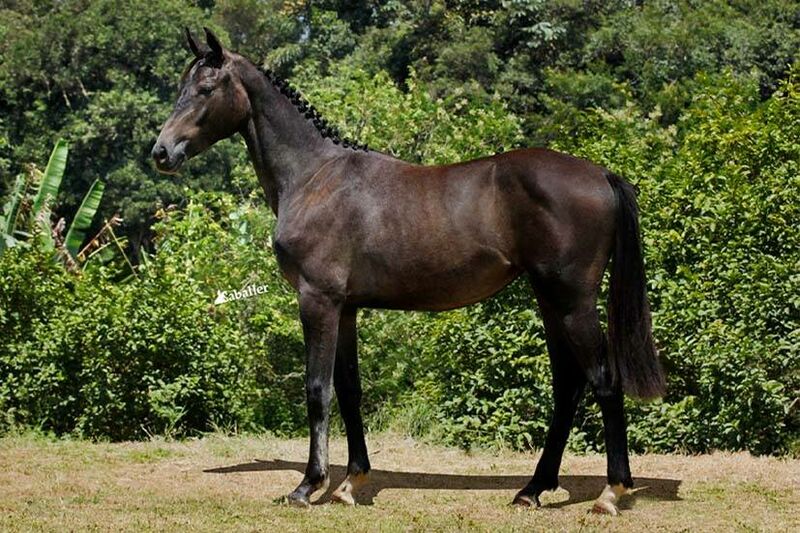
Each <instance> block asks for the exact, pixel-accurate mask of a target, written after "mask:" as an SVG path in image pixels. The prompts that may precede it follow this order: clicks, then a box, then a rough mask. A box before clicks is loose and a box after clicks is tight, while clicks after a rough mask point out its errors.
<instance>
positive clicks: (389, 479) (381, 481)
mask: <svg viewBox="0 0 800 533" xmlns="http://www.w3.org/2000/svg"><path fill="white" fill-rule="evenodd" d="M305 468H306V464H305V463H303V462H298V461H284V460H282V459H274V460H272V461H263V460H259V459H256V460H254V461H252V462H249V463H241V464H238V465H232V466H223V467H219V468H209V469H206V470H203V472H206V473H211V474H230V473H233V472H266V471H281V470H284V471H285V470H294V471H296V472H299V473H301V474H302V473H303V472H305ZM330 473H331V484H330V487H329V488H328V490H327V491H326V492H325V493H324V494H323V495H322V496H321V497H320V498H319V499H317V500H316V501H315V502H314V504H322V503H326V502H328V501H330V496H331V494H332V493H333V491H334V490H335V488H336V486H337V484H338V483H339V482H341V480H343V479H344V478H345V476H346V474H347V468H346V467H344V466H342V465H331V466H330ZM529 480H530V476H508V475H505V476H483V475H462V474H429V473H427V472H398V471H394V470H376V469H374V470H371V471H370V478H369V483H368V484H367V485H366V486H365V487H363V488H362V489H361V490H360V491H359V492H358V493H356V494H355V495H354V496H355V500H356V502H357V503H358V504H360V505H372V504H373V503H374V500H375V497H376V496H377V495H378V494H379V493H380V492H381V491H382V490H383V489H428V490H509V491H512V490H513V491H514V492H515V493H516V491H517V490H519V489H520V488H522V487H524V486H525V485H526V484H527V483H528V481H529ZM559 481H560V483H561V488H563V489H564V490H566V491H567V492H568V493H569V499H568V500H565V501H560V502H556V503H551V504H547V505H545V507H549V508H560V507H564V506H566V505H571V504H573V503H581V502H589V501H593V500H594V499H595V498H597V496H599V495H600V492H601V491H602V490H603V488H604V487H605V485H606V478H605V476H573V475H562V476H559ZM633 482H634V487H635V488H634V489H633V491H632V493H631V494H629V495H626V496H623V497H622V498H621V499H620V501H619V502H618V503H619V505H618V506H619V508H620V509H630V508H632V507H633V505H634V504H635V502H636V500H637V499H639V498H642V499H648V500H660V501H679V500H680V499H681V498H680V497H679V496H678V489H679V488H680V485H681V480H678V479H660V478H646V477H635V478H634V479H633ZM510 497H511V495H509V499H510Z"/></svg>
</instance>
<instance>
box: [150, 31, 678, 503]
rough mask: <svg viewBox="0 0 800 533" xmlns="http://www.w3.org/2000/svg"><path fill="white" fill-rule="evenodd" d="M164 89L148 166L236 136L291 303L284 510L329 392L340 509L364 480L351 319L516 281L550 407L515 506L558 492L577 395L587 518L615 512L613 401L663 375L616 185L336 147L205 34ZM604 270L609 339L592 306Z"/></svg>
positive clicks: (496, 162) (597, 172)
mask: <svg viewBox="0 0 800 533" xmlns="http://www.w3.org/2000/svg"><path fill="white" fill-rule="evenodd" d="M187 38H188V42H189V47H190V48H191V50H192V51H193V53H194V55H195V58H194V60H193V61H192V62H191V64H190V65H189V67H188V68H187V69H186V71H185V72H184V74H183V76H182V78H181V80H180V91H179V96H178V101H177V103H176V105H175V110H174V112H173V113H172V115H171V116H170V117H169V119H168V120H167V122H166V124H165V125H164V127H163V129H162V131H161V134H160V135H159V137H158V141H157V142H156V144H155V146H154V147H153V152H152V156H153V158H154V159H155V162H156V166H157V168H158V169H159V170H160V171H161V172H164V173H174V172H177V171H178V169H179V168H180V166H181V164H182V163H183V162H184V161H185V160H187V159H188V158H190V157H192V156H194V155H196V154H198V153H200V152H202V151H203V150H205V149H207V148H208V147H210V146H211V145H213V144H214V143H215V142H217V141H219V140H220V139H224V138H227V137H230V136H232V135H234V134H235V133H240V134H241V135H242V136H243V137H244V139H245V141H246V143H247V147H248V151H249V154H250V157H251V159H252V161H253V165H254V167H255V170H256V173H257V175H258V178H259V181H260V183H261V185H262V187H263V189H264V192H265V194H266V196H267V199H268V201H269V203H270V206H271V207H272V210H273V211H274V212H275V214H276V216H277V224H276V227H275V234H274V241H273V242H274V249H275V253H276V255H277V259H278V263H279V265H280V268H281V270H282V272H283V274H284V275H285V276H286V278H287V279H288V280H289V282H290V283H291V284H292V286H293V287H294V288H295V289H296V290H297V292H298V299H299V305H300V318H301V320H302V324H303V333H304V336H305V346H306V394H307V402H308V419H309V425H310V434H311V444H310V453H309V459H308V464H307V467H306V470H305V476H304V478H303V480H302V482H301V483H300V485H299V486H298V487H297V488H296V489H295V490H294V491H293V492H292V493H291V494H290V495H289V496H288V499H289V501H290V502H291V503H293V504H297V505H302V506H305V505H308V504H309V497H310V496H311V495H312V493H314V492H315V491H317V490H320V489H322V488H324V487H326V486H327V484H328V483H329V468H328V425H329V410H330V409H329V408H330V403H331V398H332V393H333V390H334V389H335V390H336V394H337V397H338V399H339V406H340V408H341V415H342V418H343V419H344V423H345V427H346V430H347V443H348V448H349V459H348V465H347V472H348V473H347V477H346V479H345V480H344V481H343V482H342V484H341V485H340V486H339V487H338V489H337V490H336V491H335V492H334V494H333V499H334V500H336V501H340V502H343V503H350V504H352V503H353V502H354V499H353V492H354V491H355V490H357V489H358V488H359V487H360V486H361V485H362V484H363V483H365V482H366V479H367V474H368V473H369V471H370V464H369V459H368V457H367V447H366V444H365V441H364V429H363V424H362V420H361V413H360V402H361V384H360V380H359V373H358V359H357V351H356V340H357V336H356V312H357V309H358V308H359V307H375V308H385V309H406V310H444V309H453V308H456V307H460V306H464V305H469V304H471V303H474V302H478V301H480V300H483V299H485V298H488V297H489V296H491V295H493V294H495V293H496V292H498V291H499V290H500V289H502V288H503V287H505V286H506V285H507V284H508V283H509V282H510V281H511V280H513V279H515V278H516V277H518V276H520V275H522V274H525V275H527V276H528V278H529V279H530V281H531V283H532V285H533V288H534V291H535V294H536V298H537V301H538V303H539V307H540V310H541V313H542V316H543V319H544V324H545V330H546V335H547V346H548V351H549V354H550V360H551V364H552V369H553V391H554V401H555V410H554V415H553V420H552V422H551V425H550V429H549V431H548V434H547V439H546V443H545V446H544V450H543V452H542V456H541V458H540V460H539V463H538V465H537V467H536V471H535V473H534V475H533V477H532V478H531V480H530V482H529V483H528V484H527V485H526V486H525V487H524V488H523V489H522V490H520V492H519V493H518V494H517V495H516V497H515V498H514V503H516V504H518V505H524V506H530V505H537V506H538V505H539V495H540V494H541V493H542V492H543V491H545V490H554V489H556V488H557V487H558V471H559V467H560V464H561V457H562V455H563V452H564V447H565V444H566V441H567V436H568V434H569V430H570V426H571V425H572V420H573V417H574V414H575V410H576V407H577V404H578V402H579V401H580V399H581V397H582V395H583V391H584V388H585V386H586V385H587V383H588V385H589V386H590V387H591V389H592V391H593V392H594V395H595V397H596V399H597V402H598V403H599V405H600V408H601V411H602V415H603V424H604V427H605V443H606V453H607V455H608V486H607V487H606V489H605V490H604V491H603V493H602V494H601V495H600V497H599V498H598V499H597V501H596V502H595V506H594V509H595V510H597V511H600V512H608V513H612V514H616V512H617V508H616V505H615V502H616V500H617V498H618V497H619V496H620V495H621V494H623V493H624V492H625V491H626V489H628V488H630V487H632V486H633V482H632V479H631V473H630V467H629V464H628V450H627V435H626V422H625V414H624V412H623V393H628V394H629V395H631V396H634V397H639V398H653V397H656V396H660V395H662V394H663V392H664V377H663V373H662V370H661V367H660V365H659V362H658V357H657V354H656V350H655V348H654V345H653V339H652V334H651V325H650V310H649V306H648V302H647V294H646V290H645V277H644V269H643V263H642V252H641V244H640V237H639V223H638V212H637V205H636V195H635V191H634V189H633V187H632V186H631V185H630V184H628V183H627V182H625V181H624V180H623V179H621V178H619V177H618V176H616V175H614V174H612V173H610V172H609V171H607V170H605V169H603V168H601V167H599V166H597V165H594V164H592V163H590V162H588V161H584V160H581V159H578V158H575V157H571V156H569V155H564V154H560V153H557V152H553V151H550V150H545V149H528V150H516V151H513V152H509V153H504V154H500V155H495V156H492V157H486V158H482V159H477V160H474V161H468V162H466V163H458V164H453V165H444V166H420V165H414V164H410V163H406V162H404V161H400V160H398V159H395V158H393V157H390V156H388V155H386V154H382V153H379V152H375V151H370V150H368V149H366V148H365V147H363V146H360V145H354V144H352V143H349V142H348V141H342V140H340V139H339V137H338V135H337V134H336V132H335V131H334V130H333V129H332V128H330V127H328V126H327V125H326V124H325V122H324V121H323V120H322V119H321V117H319V115H318V113H317V112H316V111H315V110H314V109H313V107H311V106H310V105H309V104H308V103H307V102H306V101H305V100H303V99H302V98H301V97H300V96H299V94H297V92H296V91H294V90H293V89H292V88H291V87H289V86H288V85H287V84H286V83H285V82H283V81H281V80H279V79H277V78H276V77H275V76H273V75H272V74H271V73H269V72H268V71H263V70H261V69H259V68H257V67H256V66H254V65H253V63H251V62H250V61H249V60H247V59H246V58H244V57H242V56H241V55H238V54H236V53H234V52H231V51H229V50H226V49H224V48H223V47H222V45H221V44H220V42H219V40H218V39H217V38H216V37H215V36H214V35H213V34H212V33H211V32H209V31H208V30H206V44H205V45H201V44H198V43H197V42H196V41H195V40H194V39H193V38H192V36H191V34H190V33H189V32H188V30H187ZM612 257H613V260H611V281H610V283H611V285H610V298H609V304H608V315H609V324H608V336H607V337H606V335H605V333H604V332H603V330H602V328H601V325H600V320H599V317H598V312H597V308H596V302H597V298H598V292H599V290H600V285H601V280H602V277H603V272H604V270H605V269H606V266H607V265H608V263H609V260H610V259H611V258H612Z"/></svg>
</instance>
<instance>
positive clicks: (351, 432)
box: [331, 308, 370, 505]
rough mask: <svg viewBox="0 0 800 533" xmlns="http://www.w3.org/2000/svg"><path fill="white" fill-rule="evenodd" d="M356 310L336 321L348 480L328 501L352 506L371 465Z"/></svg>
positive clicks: (337, 373)
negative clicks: (365, 436) (363, 415)
mask: <svg viewBox="0 0 800 533" xmlns="http://www.w3.org/2000/svg"><path fill="white" fill-rule="evenodd" d="M356 311H357V310H356V309H355V308H345V309H343V310H342V317H341V319H340V320H339V336H338V339H337V345H336V365H335V367H334V372H333V383H334V387H335V388H336V397H337V399H338V401H339V411H340V412H341V414H342V419H343V420H344V425H345V429H346V431H347V453H348V461H347V477H346V478H345V480H344V481H343V482H342V484H341V485H339V487H338V488H337V489H336V490H335V491H334V492H333V494H332V495H331V499H333V501H338V502H341V503H345V504H348V505H353V504H355V499H354V497H353V493H354V492H356V491H357V490H358V489H359V488H360V487H361V486H363V485H364V484H365V483H366V482H367V476H368V474H369V470H370V465H369V457H368V456H367V444H366V442H365V441H364V424H363V422H362V420H361V378H360V376H359V372H358V333H357V330H356Z"/></svg>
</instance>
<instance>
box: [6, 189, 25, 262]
mask: <svg viewBox="0 0 800 533" xmlns="http://www.w3.org/2000/svg"><path fill="white" fill-rule="evenodd" d="M24 194H25V176H23V175H21V174H20V175H19V176H17V180H16V181H15V182H14V186H13V187H12V188H11V194H10V196H9V198H8V202H6V204H5V205H4V206H3V216H2V217H0V254H1V253H3V251H4V250H5V249H6V248H10V247H12V246H14V245H15V244H16V242H17V239H16V237H15V234H16V233H17V231H16V230H17V216H18V215H19V206H20V203H21V202H22V197H23V195H24Z"/></svg>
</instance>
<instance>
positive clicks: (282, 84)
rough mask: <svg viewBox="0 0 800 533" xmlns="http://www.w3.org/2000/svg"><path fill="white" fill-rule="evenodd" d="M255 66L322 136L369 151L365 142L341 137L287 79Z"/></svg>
mask: <svg viewBox="0 0 800 533" xmlns="http://www.w3.org/2000/svg"><path fill="white" fill-rule="evenodd" d="M257 68H258V70H259V72H261V73H262V74H263V75H264V76H265V77H266V78H267V80H268V81H269V82H270V83H271V84H272V86H273V87H275V88H276V89H277V90H278V92H280V93H281V94H282V95H284V96H285V97H286V98H288V99H289V101H290V102H291V103H292V105H294V107H295V108H297V111H299V112H300V114H301V115H303V116H305V118H307V119H310V120H311V123H312V124H314V127H315V128H317V131H319V132H320V134H322V136H323V137H328V138H329V139H331V140H332V141H333V142H334V143H336V144H340V143H341V145H342V146H344V147H345V148H352V149H353V150H364V151H365V152H368V151H369V147H368V146H367V145H366V144H362V143H359V142H355V141H352V140H350V139H347V138H343V137H342V136H341V135H340V134H339V130H338V129H336V127H334V126H331V125H330V124H328V121H327V120H325V119H324V118H323V117H322V115H320V113H319V111H317V110H316V108H315V107H314V106H313V105H311V104H310V103H309V102H308V101H307V100H306V99H305V98H303V96H302V95H301V94H300V93H299V92H298V91H297V89H295V88H294V87H292V86H291V85H290V84H289V82H288V81H286V80H284V79H282V78H280V77H278V75H277V74H275V73H274V72H273V71H271V70H269V69H267V68H264V67H260V66H259V67H257Z"/></svg>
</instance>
